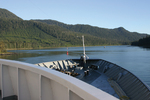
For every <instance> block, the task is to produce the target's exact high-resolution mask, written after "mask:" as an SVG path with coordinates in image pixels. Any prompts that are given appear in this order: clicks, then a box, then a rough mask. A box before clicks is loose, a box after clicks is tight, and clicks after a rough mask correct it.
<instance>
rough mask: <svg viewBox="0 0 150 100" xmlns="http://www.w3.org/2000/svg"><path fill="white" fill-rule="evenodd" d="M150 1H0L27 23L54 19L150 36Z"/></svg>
mask: <svg viewBox="0 0 150 100" xmlns="http://www.w3.org/2000/svg"><path fill="white" fill-rule="evenodd" d="M149 5H150V0H0V8H5V9H7V10H9V11H11V12H13V13H14V14H16V15H17V16H19V17H21V18H22V19H24V20H30V19H52V20H57V21H60V22H63V23H66V24H89V25H92V26H98V27H102V28H109V29H113V28H117V27H124V28H125V29H127V30H129V31H131V32H139V33H147V34H150V6H149Z"/></svg>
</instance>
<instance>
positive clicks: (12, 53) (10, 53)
mask: <svg viewBox="0 0 150 100" xmlns="http://www.w3.org/2000/svg"><path fill="white" fill-rule="evenodd" d="M14 54H17V53H14V52H6V53H0V56H1V55H14Z"/></svg>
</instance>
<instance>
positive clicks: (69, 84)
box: [0, 59, 118, 100]
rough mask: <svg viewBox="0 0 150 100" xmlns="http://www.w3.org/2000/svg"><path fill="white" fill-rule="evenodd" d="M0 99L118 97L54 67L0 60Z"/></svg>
mask: <svg viewBox="0 0 150 100" xmlns="http://www.w3.org/2000/svg"><path fill="white" fill-rule="evenodd" d="M0 79H1V80H0V85H1V86H0V87H1V88H0V89H1V91H2V92H1V93H2V98H4V97H7V96H12V95H17V97H18V100H118V99H117V98H115V97H113V96H111V95H110V94H108V93H106V92H104V91H102V90H99V89H97V88H95V87H93V86H91V85H89V84H87V83H85V82H83V81H80V80H78V79H76V78H74V77H71V76H69V75H66V74H63V73H60V72H58V71H55V70H51V69H47V68H45V67H39V66H36V65H32V64H28V63H23V62H18V61H11V60H4V59H0Z"/></svg>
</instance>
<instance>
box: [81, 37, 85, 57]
mask: <svg viewBox="0 0 150 100" xmlns="http://www.w3.org/2000/svg"><path fill="white" fill-rule="evenodd" d="M82 40H83V54H84V56H85V45H84V35H82Z"/></svg>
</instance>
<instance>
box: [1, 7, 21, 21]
mask: <svg viewBox="0 0 150 100" xmlns="http://www.w3.org/2000/svg"><path fill="white" fill-rule="evenodd" d="M0 18H7V19H19V20H22V19H21V18H19V17H18V16H16V15H15V14H13V13H12V12H10V11H8V10H6V9H2V8H0Z"/></svg>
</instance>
